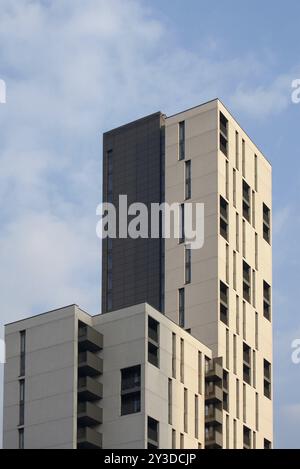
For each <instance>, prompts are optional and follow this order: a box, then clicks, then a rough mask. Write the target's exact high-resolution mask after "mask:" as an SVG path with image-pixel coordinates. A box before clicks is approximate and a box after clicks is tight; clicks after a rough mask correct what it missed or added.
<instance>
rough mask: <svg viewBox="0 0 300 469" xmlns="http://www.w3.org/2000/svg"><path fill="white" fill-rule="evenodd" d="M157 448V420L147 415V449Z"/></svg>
mask: <svg viewBox="0 0 300 469" xmlns="http://www.w3.org/2000/svg"><path fill="white" fill-rule="evenodd" d="M158 448H159V422H158V421H157V420H155V419H153V418H151V417H148V449H158Z"/></svg>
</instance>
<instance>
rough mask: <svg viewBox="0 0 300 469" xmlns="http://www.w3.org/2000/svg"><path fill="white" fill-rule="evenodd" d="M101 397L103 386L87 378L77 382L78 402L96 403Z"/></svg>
mask: <svg viewBox="0 0 300 469" xmlns="http://www.w3.org/2000/svg"><path fill="white" fill-rule="evenodd" d="M102 397H103V384H102V383H98V382H97V381H95V380H94V379H93V378H90V377H89V376H86V377H83V378H79V380H78V399H79V400H80V401H98V400H100V399H102Z"/></svg>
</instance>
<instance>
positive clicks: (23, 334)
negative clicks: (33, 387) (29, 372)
mask: <svg viewBox="0 0 300 469" xmlns="http://www.w3.org/2000/svg"><path fill="white" fill-rule="evenodd" d="M25 359H26V331H21V332H20V376H25Z"/></svg>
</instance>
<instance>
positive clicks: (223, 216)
mask: <svg viewBox="0 0 300 469" xmlns="http://www.w3.org/2000/svg"><path fill="white" fill-rule="evenodd" d="M220 234H221V235H222V236H223V238H225V239H226V241H228V203H227V202H226V200H225V199H223V197H221V196H220Z"/></svg>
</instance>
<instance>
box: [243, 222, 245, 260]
mask: <svg viewBox="0 0 300 469" xmlns="http://www.w3.org/2000/svg"><path fill="white" fill-rule="evenodd" d="M243 257H244V258H245V257H246V222H245V220H243Z"/></svg>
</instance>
